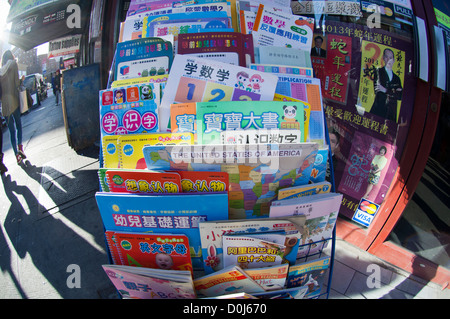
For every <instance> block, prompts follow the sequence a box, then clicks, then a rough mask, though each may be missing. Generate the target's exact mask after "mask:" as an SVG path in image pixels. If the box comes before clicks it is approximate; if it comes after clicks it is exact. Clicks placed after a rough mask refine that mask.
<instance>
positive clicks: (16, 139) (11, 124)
mask: <svg viewBox="0 0 450 319" xmlns="http://www.w3.org/2000/svg"><path fill="white" fill-rule="evenodd" d="M6 122H7V124H8V128H9V135H10V138H11V146H12V148H13V151H14V154H15V155H16V159H17V163H18V164H19V163H20V162H21V161H22V156H21V155H20V154H19V150H18V148H17V144H19V145H22V121H21V119H20V108H19V107H18V108H17V109H16V110H15V111H14V112H13V113H12V114H11V115H10V116H8V118H7V120H6ZM16 132H17V135H16Z"/></svg>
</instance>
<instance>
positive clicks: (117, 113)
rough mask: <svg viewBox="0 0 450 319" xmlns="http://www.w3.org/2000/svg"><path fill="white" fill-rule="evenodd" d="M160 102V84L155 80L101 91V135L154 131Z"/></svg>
mask: <svg viewBox="0 0 450 319" xmlns="http://www.w3.org/2000/svg"><path fill="white" fill-rule="evenodd" d="M160 101H161V99H160V85H159V84H156V83H141V84H136V85H130V86H125V87H116V88H114V89H106V90H101V91H100V92H99V104H100V129H101V130H100V133H101V136H102V137H104V136H106V135H123V134H139V133H143V132H157V131H158V128H159V116H158V108H159V104H160Z"/></svg>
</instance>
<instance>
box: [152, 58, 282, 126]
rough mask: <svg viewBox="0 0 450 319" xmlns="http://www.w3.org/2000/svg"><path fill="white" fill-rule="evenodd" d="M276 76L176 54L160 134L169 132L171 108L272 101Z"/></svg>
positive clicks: (163, 106) (167, 88) (164, 97)
mask: <svg viewBox="0 0 450 319" xmlns="http://www.w3.org/2000/svg"><path fill="white" fill-rule="evenodd" d="M276 84H277V76H276V75H274V74H270V73H265V72H259V71H254V70H250V69H248V68H244V67H241V66H236V65H231V64H228V63H222V62H218V61H214V60H208V59H200V58H195V57H190V56H184V55H181V54H177V55H176V56H175V59H174V63H173V67H172V69H171V71H170V74H169V79H168V80H167V84H166V87H165V89H164V96H163V98H162V101H161V113H160V115H161V131H164V130H167V129H169V128H170V126H169V120H170V105H171V104H174V103H189V102H203V101H212V102H215V101H244V100H250V101H259V100H266V101H271V100H272V99H273V96H274V94H275V88H276Z"/></svg>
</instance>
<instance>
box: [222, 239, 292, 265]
mask: <svg viewBox="0 0 450 319" xmlns="http://www.w3.org/2000/svg"><path fill="white" fill-rule="evenodd" d="M285 242H286V235H285V234H284V232H261V233H253V234H252V233H249V234H244V235H240V234H232V235H223V236H222V247H223V266H224V267H225V268H226V267H228V266H232V265H236V266H239V267H241V268H242V269H245V270H246V269H251V268H260V267H270V266H275V265H281V263H282V262H283V261H285V260H284V253H285V250H286V246H285V245H284V243H285Z"/></svg>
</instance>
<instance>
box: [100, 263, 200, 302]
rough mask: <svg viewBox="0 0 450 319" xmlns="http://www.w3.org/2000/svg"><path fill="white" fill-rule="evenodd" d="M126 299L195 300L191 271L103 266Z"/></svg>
mask: <svg viewBox="0 0 450 319" xmlns="http://www.w3.org/2000/svg"><path fill="white" fill-rule="evenodd" d="M102 267H103V269H104V271H105V273H106V275H108V278H109V279H110V280H111V282H112V283H113V284H114V286H115V287H116V289H117V291H118V292H119V293H120V295H121V296H122V297H123V298H124V299H128V298H133V299H194V298H196V294H195V290H194V286H193V281H192V277H191V272H190V271H183V270H177V271H170V270H162V269H151V268H141V267H139V268H138V267H132V266H119V265H102Z"/></svg>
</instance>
